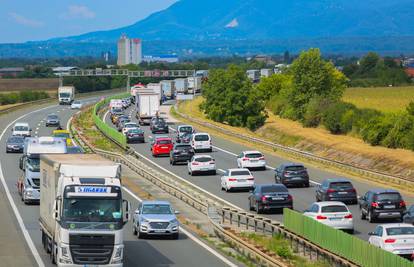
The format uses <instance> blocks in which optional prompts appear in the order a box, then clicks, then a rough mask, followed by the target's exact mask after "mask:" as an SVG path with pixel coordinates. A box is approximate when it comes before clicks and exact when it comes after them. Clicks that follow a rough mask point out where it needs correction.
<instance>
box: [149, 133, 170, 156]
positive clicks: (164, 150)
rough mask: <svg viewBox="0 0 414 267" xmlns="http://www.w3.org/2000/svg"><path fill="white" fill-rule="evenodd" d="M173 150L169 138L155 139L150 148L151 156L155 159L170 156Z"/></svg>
mask: <svg viewBox="0 0 414 267" xmlns="http://www.w3.org/2000/svg"><path fill="white" fill-rule="evenodd" d="M172 149H173V142H172V140H171V138H166V137H164V138H157V139H156V140H155V142H154V144H153V145H152V147H151V151H152V155H153V156H154V157H157V156H159V155H170V152H171V150H172Z"/></svg>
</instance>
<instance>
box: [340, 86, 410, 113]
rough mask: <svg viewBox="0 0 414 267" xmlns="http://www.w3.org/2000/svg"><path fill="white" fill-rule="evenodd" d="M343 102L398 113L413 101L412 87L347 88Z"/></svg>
mask: <svg viewBox="0 0 414 267" xmlns="http://www.w3.org/2000/svg"><path fill="white" fill-rule="evenodd" d="M343 100H344V101H345V102H349V103H352V104H354V105H356V106H357V107H359V108H372V109H377V110H380V111H383V112H398V111H402V110H404V109H405V107H406V106H407V105H408V103H410V101H414V86H407V87H372V88H359V87H355V88H348V89H347V90H346V91H345V94H344V97H343Z"/></svg>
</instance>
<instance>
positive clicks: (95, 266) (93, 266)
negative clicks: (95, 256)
mask: <svg viewBox="0 0 414 267" xmlns="http://www.w3.org/2000/svg"><path fill="white" fill-rule="evenodd" d="M98 266H99V265H83V267H98Z"/></svg>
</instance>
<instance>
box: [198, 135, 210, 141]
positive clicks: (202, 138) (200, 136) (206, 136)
mask: <svg viewBox="0 0 414 267" xmlns="http://www.w3.org/2000/svg"><path fill="white" fill-rule="evenodd" d="M194 140H196V141H208V140H210V137H209V136H208V135H206V134H200V135H196V136H194Z"/></svg>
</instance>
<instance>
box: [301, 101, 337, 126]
mask: <svg viewBox="0 0 414 267" xmlns="http://www.w3.org/2000/svg"><path fill="white" fill-rule="evenodd" d="M331 104H332V100H330V99H327V98H323V97H314V98H312V99H311V100H310V101H309V104H308V105H307V107H306V111H305V114H304V116H303V119H302V125H303V126H305V127H317V126H318V125H319V124H320V123H321V121H322V114H323V111H324V110H325V109H326V108H328V107H329V105H331Z"/></svg>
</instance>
